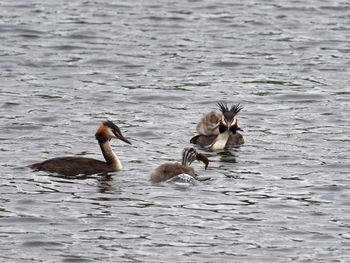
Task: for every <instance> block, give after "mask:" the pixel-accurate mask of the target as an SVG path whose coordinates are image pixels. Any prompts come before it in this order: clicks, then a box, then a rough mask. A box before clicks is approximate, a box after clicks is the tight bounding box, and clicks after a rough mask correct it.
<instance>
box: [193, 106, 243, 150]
mask: <svg viewBox="0 0 350 263" xmlns="http://www.w3.org/2000/svg"><path fill="white" fill-rule="evenodd" d="M218 106H219V108H220V111H221V113H218V112H215V111H212V112H210V113H208V114H207V115H205V116H204V117H203V118H202V119H201V120H200V122H199V123H198V124H197V128H196V130H197V133H198V134H199V135H196V136H194V137H193V138H192V139H191V141H190V142H191V143H195V144H198V145H200V146H202V147H204V146H209V148H210V149H212V150H221V149H224V148H226V147H229V146H234V145H240V144H243V143H244V140H243V136H242V134H240V133H238V132H237V131H243V130H242V129H241V128H239V127H238V122H237V114H238V113H239V112H240V111H241V110H242V108H243V107H242V106H241V105H240V104H236V105H232V107H231V108H229V107H228V106H227V104H225V103H218Z"/></svg>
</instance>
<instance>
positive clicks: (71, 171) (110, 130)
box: [28, 121, 131, 176]
mask: <svg viewBox="0 0 350 263" xmlns="http://www.w3.org/2000/svg"><path fill="white" fill-rule="evenodd" d="M95 137H96V139H97V141H98V143H99V145H100V147H101V151H102V154H103V157H104V158H105V160H106V161H105V162H103V161H100V160H96V159H93V158H85V157H75V156H72V157H70V156H68V157H57V158H52V159H49V160H46V161H44V162H41V163H34V164H31V165H29V166H28V167H29V168H32V169H34V170H43V171H48V172H52V173H59V174H63V175H71V176H72V175H78V174H87V175H89V174H96V173H102V172H113V171H120V170H122V168H123V167H122V164H121V162H120V160H119V158H118V156H117V155H116V154H115V153H114V152H113V150H112V148H111V146H110V144H109V142H110V140H111V139H112V138H117V139H119V140H122V141H124V142H126V143H128V144H131V143H130V142H129V141H128V140H127V139H125V138H124V136H123V135H122V133H121V131H120V129H119V127H118V126H117V125H115V124H114V123H113V122H111V121H105V122H103V123H102V125H101V126H100V128H99V129H98V130H97V132H96V134H95Z"/></svg>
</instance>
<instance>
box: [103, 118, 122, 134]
mask: <svg viewBox="0 0 350 263" xmlns="http://www.w3.org/2000/svg"><path fill="white" fill-rule="evenodd" d="M103 125H105V126H107V127H109V128H111V129H112V130H116V131H117V132H118V133H121V132H120V129H119V127H118V126H117V125H115V124H114V123H113V122H112V121H105V122H104V123H103Z"/></svg>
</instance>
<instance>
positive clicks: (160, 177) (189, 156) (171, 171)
mask: <svg viewBox="0 0 350 263" xmlns="http://www.w3.org/2000/svg"><path fill="white" fill-rule="evenodd" d="M194 160H198V161H202V162H203V163H205V169H207V167H208V163H209V160H208V158H207V157H205V156H204V155H203V154H200V153H197V152H196V150H195V149H193V148H185V149H184V150H183V152H182V163H181V164H180V163H165V164H162V165H161V166H159V167H158V168H156V169H155V170H154V171H153V172H152V173H151V181H152V182H154V183H159V182H163V181H166V180H169V179H170V178H172V177H174V176H176V175H179V174H183V173H184V174H188V175H190V176H192V177H193V178H196V173H195V172H194V170H193V168H192V167H190V166H189V165H190V164H191V163H192V162H193V161H194Z"/></svg>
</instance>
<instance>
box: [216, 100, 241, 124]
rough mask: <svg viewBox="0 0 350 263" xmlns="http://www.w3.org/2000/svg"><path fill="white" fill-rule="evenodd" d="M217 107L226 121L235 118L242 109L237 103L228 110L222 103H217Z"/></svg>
mask: <svg viewBox="0 0 350 263" xmlns="http://www.w3.org/2000/svg"><path fill="white" fill-rule="evenodd" d="M218 106H219V108H220V111H221V112H222V114H223V115H224V116H225V118H226V120H232V119H233V117H234V116H236V115H237V114H238V112H240V111H241V110H242V109H243V107H242V106H241V104H239V103H238V104H236V105H232V106H231V108H230V109H229V107H228V106H227V104H226V103H224V102H218Z"/></svg>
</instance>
